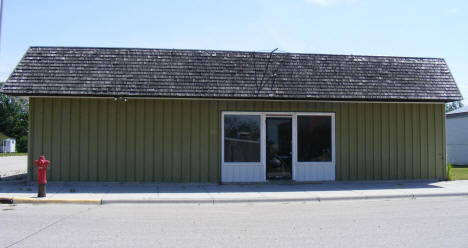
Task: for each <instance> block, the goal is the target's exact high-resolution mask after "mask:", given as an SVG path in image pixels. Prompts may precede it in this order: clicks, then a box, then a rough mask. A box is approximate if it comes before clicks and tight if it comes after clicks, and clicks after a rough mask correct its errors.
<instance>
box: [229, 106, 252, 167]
mask: <svg viewBox="0 0 468 248" xmlns="http://www.w3.org/2000/svg"><path fill="white" fill-rule="evenodd" d="M224 161H225V162H260V116H258V115H225V116H224Z"/></svg>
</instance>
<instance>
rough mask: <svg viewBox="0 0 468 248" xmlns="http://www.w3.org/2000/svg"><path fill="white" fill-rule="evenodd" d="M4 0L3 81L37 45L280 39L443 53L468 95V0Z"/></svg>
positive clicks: (341, 50) (253, 47)
mask: <svg viewBox="0 0 468 248" xmlns="http://www.w3.org/2000/svg"><path fill="white" fill-rule="evenodd" d="M4 1H5V3H4V4H5V6H4V15H3V27H2V37H1V43H0V80H2V81H3V80H6V78H7V77H8V75H9V74H10V73H11V71H12V70H13V68H14V67H15V65H16V64H17V63H18V61H19V60H20V58H21V56H22V55H23V54H24V52H25V51H26V49H27V48H28V47H29V46H39V45H41V46H42V45H44V46H99V47H148V48H196V49H223V50H248V51H270V50H272V49H274V48H278V49H279V50H280V51H285V52H306V53H332V54H355V55H358V54H360V55H393V56H418V57H441V58H445V59H446V61H447V63H448V65H449V67H450V69H451V71H452V74H453V75H454V77H455V80H456V81H457V83H458V86H459V88H460V90H461V91H462V94H463V95H464V96H465V98H468V58H467V57H468V1H466V0H465V1H462V0H460V1H450V0H447V1H442V0H440V1H418V0H414V1H408V0H406V1H399V0H392V1H379V0H373V1H371V0H231V1H223V0H212V1H210V0H208V1H203V0H200V1H181V0H171V1H169V0H168V1H145V0H140V1H138V0H135V1H128V0H127V1H123V0H109V1H105V0H79V1H78V0H67V1H63V0H62V1H59V0H56V1H52V0H41V1H37V0H29V1H28V0H4ZM464 102H465V104H467V105H468V101H467V100H465V101H464Z"/></svg>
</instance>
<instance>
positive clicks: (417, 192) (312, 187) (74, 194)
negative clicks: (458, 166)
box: [0, 180, 468, 204]
mask: <svg viewBox="0 0 468 248" xmlns="http://www.w3.org/2000/svg"><path fill="white" fill-rule="evenodd" d="M36 195H37V186H36V184H35V183H33V182H27V183H24V182H23V183H18V182H16V183H15V182H8V183H7V182H3V183H0V199H1V200H2V202H4V203H8V202H13V203H82V204H108V203H212V204H214V203H228V202H288V201H327V200H365V199H385V198H408V199H411V198H419V197H442V196H468V180H460V181H383V182H330V183H316V184H252V185H217V184H158V183H93V182H91V183H89V182H83V183H81V182H73V183H56V182H51V183H49V184H48V185H47V197H45V198H37V197H36Z"/></svg>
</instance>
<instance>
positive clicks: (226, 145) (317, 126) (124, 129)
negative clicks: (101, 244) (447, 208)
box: [2, 47, 462, 183]
mask: <svg viewBox="0 0 468 248" xmlns="http://www.w3.org/2000/svg"><path fill="white" fill-rule="evenodd" d="M2 92H3V93H6V94H9V95H19V96H27V97H29V101H30V109H29V111H30V137H29V160H28V168H29V174H30V176H31V178H34V177H35V173H36V171H35V170H34V169H33V168H34V167H33V164H32V161H33V160H34V159H35V158H37V157H39V155H42V154H43V155H45V156H46V158H47V159H50V161H51V162H52V164H51V166H50V171H49V172H48V178H49V179H50V180H52V181H54V180H58V181H138V182H140V181H156V182H217V183H228V182H266V181H269V180H277V179H281V180H293V181H305V182H307V181H333V180H393V179H442V178H444V177H445V174H446V170H445V163H446V156H445V154H446V148H445V147H446V145H445V109H444V103H446V102H450V101H456V100H460V99H462V97H461V94H460V92H459V90H458V88H457V86H456V84H455V81H454V79H453V77H452V75H451V73H450V71H449V69H448V67H447V64H446V63H445V61H444V60H443V59H437V58H409V57H389V56H353V55H321V54H298V53H259V52H237V51H211V50H170V49H130V48H129V49H127V48H77V47H31V48H29V49H28V51H27V52H26V54H25V55H24V57H23V58H22V60H21V61H20V62H19V64H18V66H17V67H16V69H15V70H14V71H13V73H12V74H11V76H10V77H9V79H8V80H7V82H6V83H5V85H4V87H3V88H2Z"/></svg>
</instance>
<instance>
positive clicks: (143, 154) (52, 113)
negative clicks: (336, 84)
mask: <svg viewBox="0 0 468 248" xmlns="http://www.w3.org/2000/svg"><path fill="white" fill-rule="evenodd" d="M227 110H230V111H286V112H289V111H291V112H296V111H297V112H307V111H310V112H335V113H336V171H335V177H336V179H337V180H381V179H413V178H443V177H445V147H444V145H445V122H444V105H443V104H406V103H324V102H303V101H300V102H280V101H247V100H246V101H229V100H225V101H221V100H166V99H165V100H161V99H155V100H152V99H145V100H143V99H137V100H134V99H129V100H128V101H126V102H125V101H123V100H118V101H115V100H113V99H84V98H37V97H34V98H31V100H30V134H29V136H30V139H29V145H28V147H29V158H28V168H29V171H30V175H32V176H33V178H35V177H36V171H35V169H33V168H34V167H33V160H34V159H37V157H38V156H39V155H41V154H44V155H45V156H46V157H47V158H48V159H50V160H51V161H52V165H51V166H50V171H49V179H50V180H52V181H53V180H62V181H161V182H219V181H220V180H221V178H220V167H221V166H220V164H221V161H220V152H221V151H220V148H221V143H220V142H221V137H220V133H221V130H220V124H221V117H220V116H221V115H220V114H221V111H227ZM246 180H248V178H246Z"/></svg>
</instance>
